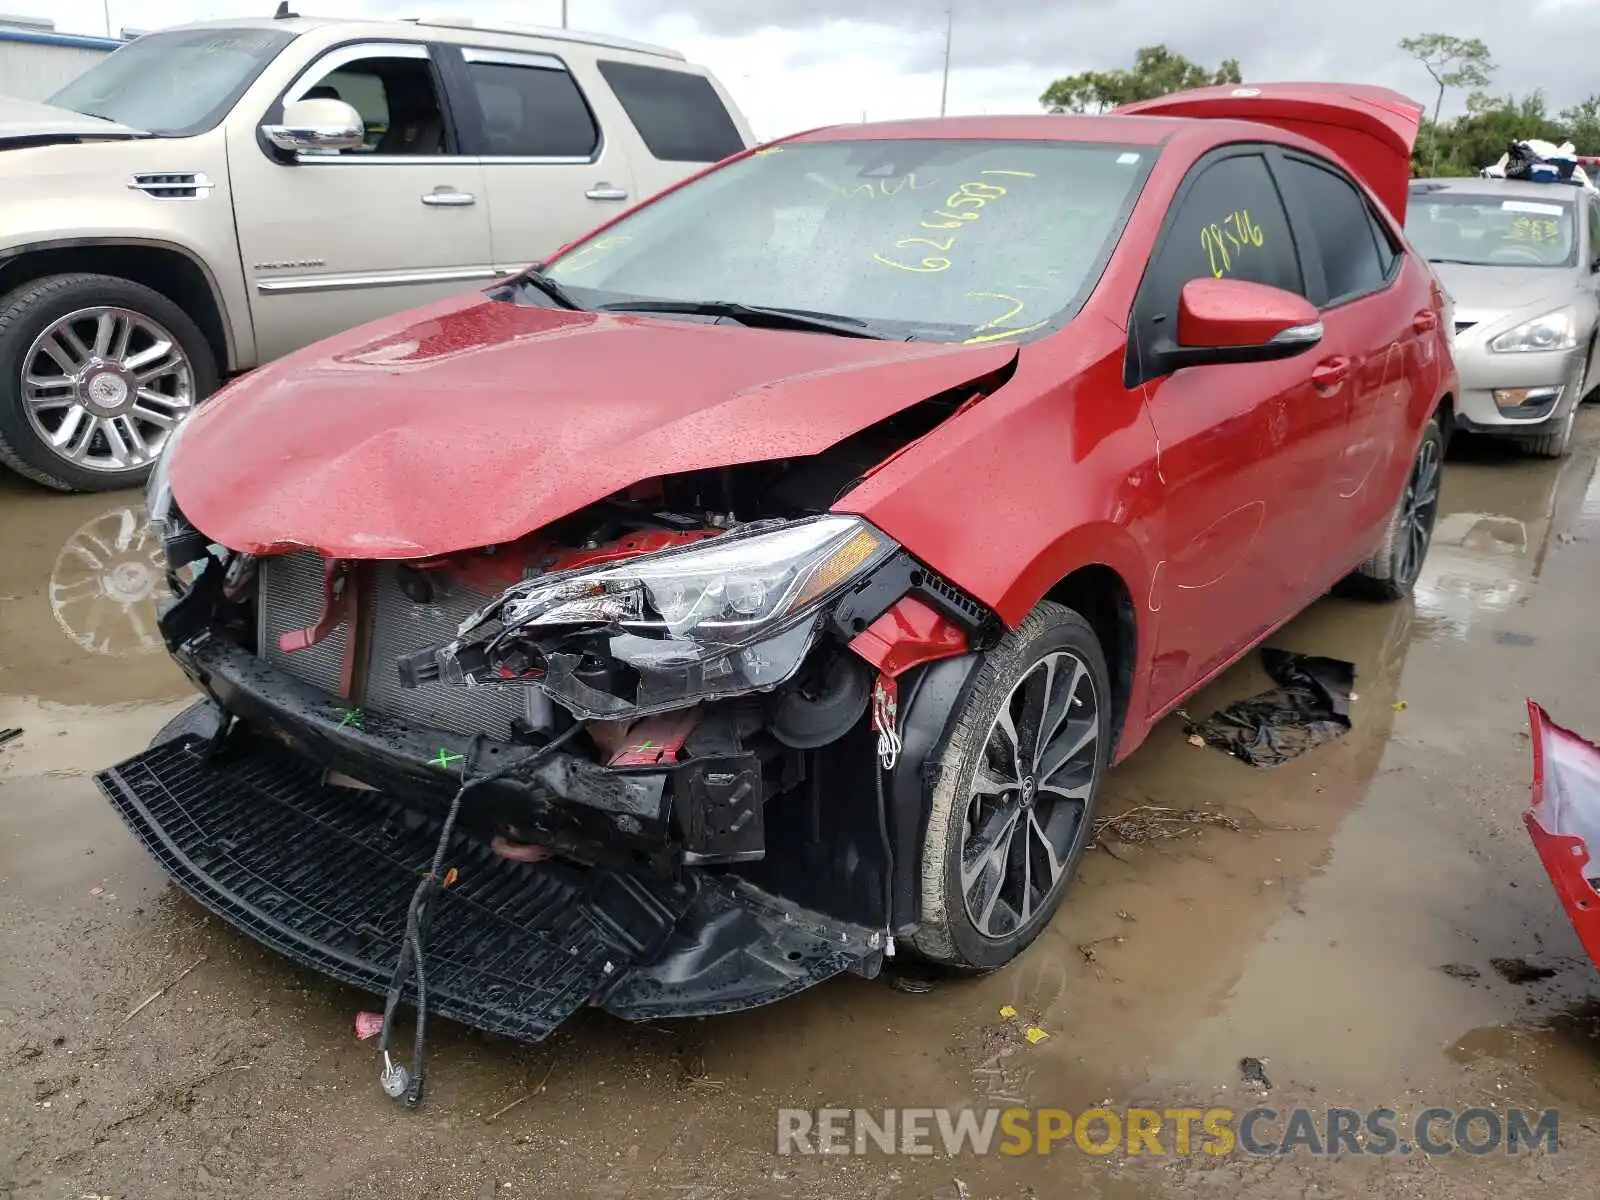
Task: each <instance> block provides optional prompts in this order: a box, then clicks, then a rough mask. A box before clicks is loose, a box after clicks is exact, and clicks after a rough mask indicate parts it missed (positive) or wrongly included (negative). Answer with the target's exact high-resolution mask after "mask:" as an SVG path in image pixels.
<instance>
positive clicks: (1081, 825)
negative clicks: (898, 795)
mask: <svg viewBox="0 0 1600 1200" xmlns="http://www.w3.org/2000/svg"><path fill="white" fill-rule="evenodd" d="M1049 663H1053V664H1055V669H1056V671H1057V672H1058V674H1059V675H1060V676H1061V677H1063V678H1065V672H1064V671H1062V669H1061V668H1062V667H1063V666H1067V665H1071V666H1072V667H1073V670H1074V674H1073V676H1072V677H1071V678H1072V685H1071V686H1073V687H1074V688H1075V690H1073V691H1072V692H1071V693H1070V694H1067V695H1066V698H1065V700H1060V701H1058V703H1059V710H1058V711H1054V712H1052V713H1051V714H1049V715H1050V717H1051V719H1052V722H1054V720H1055V719H1056V718H1060V731H1061V732H1060V733H1058V734H1057V735H1056V740H1055V741H1051V740H1049V739H1047V740H1046V746H1047V749H1049V750H1052V751H1053V752H1054V754H1061V753H1064V750H1063V749H1062V748H1063V747H1067V746H1069V744H1075V743H1076V741H1077V740H1078V739H1079V738H1080V737H1083V736H1087V733H1088V731H1089V729H1090V728H1091V726H1092V730H1093V742H1092V745H1090V746H1085V747H1084V748H1083V749H1082V750H1080V751H1079V753H1078V754H1077V755H1074V756H1070V757H1068V758H1065V759H1063V761H1062V765H1061V767H1060V769H1059V770H1056V771H1054V772H1053V773H1052V774H1051V775H1050V776H1048V777H1047V778H1045V779H1038V778H1036V777H1035V776H1034V775H1033V774H1032V773H1031V772H1032V771H1033V769H1034V768H1035V767H1036V766H1037V763H1030V764H1024V769H1023V770H1019V771H1016V772H1014V773H1015V775H1016V777H1017V786H1015V787H1014V788H1012V789H1011V791H1010V792H1009V793H1008V795H1009V796H1010V800H1008V799H1007V798H1006V796H1001V795H998V794H996V795H985V796H978V795H976V794H975V792H976V790H977V786H976V785H977V783H978V780H979V768H980V766H981V767H983V768H984V772H985V775H984V778H985V779H989V780H991V788H992V787H993V777H994V776H995V775H997V774H999V773H1002V772H1003V771H1004V770H1005V769H1006V767H1005V763H1004V762H1003V761H1002V760H1003V758H1004V754H1003V750H1002V752H1001V754H1000V755H999V756H997V755H996V751H995V750H992V749H991V748H990V742H991V738H992V737H994V738H999V739H1000V740H999V741H997V742H996V748H997V749H1000V748H1002V747H1003V746H1004V745H1005V744H1006V739H1005V738H1004V736H1003V734H1001V733H999V732H998V731H999V729H1000V727H999V726H998V725H997V722H998V720H999V717H1000V712H1001V708H1002V706H1006V707H1007V710H1008V711H1009V712H1011V713H1013V714H1014V715H1013V719H1012V723H1013V726H1014V727H1016V728H1017V729H1018V730H1019V732H1022V733H1023V734H1024V735H1025V736H1024V737H1023V738H1022V739H1020V740H1022V741H1028V740H1032V741H1034V742H1035V743H1037V740H1038V730H1037V728H1035V730H1034V732H1033V733H1032V734H1028V733H1027V729H1028V726H1029V721H1030V716H1035V717H1036V716H1037V715H1038V709H1039V704H1038V695H1039V694H1041V693H1042V692H1043V691H1044V689H1045V687H1046V686H1048V681H1047V680H1044V679H1043V678H1042V676H1043V673H1044V671H1045V668H1046V665H1047V664H1049ZM1079 665H1081V667H1082V669H1083V674H1082V676H1078V675H1077V673H1076V668H1077V666H1079ZM1057 686H1060V685H1059V684H1058V685H1057ZM1086 688H1087V691H1086V690H1085V689H1086ZM1084 697H1087V698H1088V700H1089V702H1091V703H1092V704H1093V712H1092V714H1091V716H1087V717H1082V718H1080V721H1081V724H1078V723H1075V722H1073V721H1071V720H1068V719H1066V716H1067V714H1069V713H1070V711H1071V709H1072V708H1073V707H1075V706H1077V707H1081V701H1082V699H1083V698H1084ZM1075 702H1077V703H1076V704H1075ZM1111 728H1112V696H1111V685H1110V678H1109V675H1108V673H1107V670H1106V661H1105V655H1104V653H1103V652H1102V650H1101V648H1100V643H1099V640H1098V639H1097V638H1096V637H1095V634H1094V630H1093V629H1092V628H1090V626H1089V623H1088V622H1087V621H1085V620H1084V619H1083V618H1082V617H1081V616H1079V615H1078V614H1077V613H1076V612H1073V611H1072V610H1071V609H1068V608H1063V607H1062V606H1061V605H1059V604H1052V603H1049V602H1045V603H1042V604H1040V605H1039V606H1038V607H1037V608H1035V609H1034V610H1033V612H1031V613H1029V614H1028V617H1027V619H1026V620H1025V621H1023V623H1022V626H1021V627H1020V628H1019V629H1017V630H1015V631H1013V632H1011V633H1008V634H1007V635H1006V636H1005V637H1004V638H1002V639H1001V641H1000V643H999V644H998V645H997V646H996V647H995V648H994V649H993V650H991V651H989V652H988V653H987V654H986V655H985V656H984V661H983V662H982V663H981V664H980V665H979V667H978V669H977V670H976V671H975V672H974V674H973V678H972V681H971V683H970V684H969V686H968V689H967V695H966V699H965V700H964V701H963V705H962V708H961V710H960V712H959V714H958V715H957V718H956V722H955V726H954V729H953V732H952V733H951V736H950V739H949V742H948V743H947V745H946V746H945V749H944V753H943V755H942V756H941V758H940V760H939V770H938V774H937V776H936V778H937V779H938V782H937V784H936V785H935V787H934V791H933V798H932V802H931V805H930V809H929V814H928V828H927V833H926V834H925V836H924V839H923V847H922V856H921V862H920V864H919V874H920V881H921V894H922V920H921V923H920V925H919V926H918V929H917V931H916V933H915V934H914V935H913V937H912V945H913V947H914V948H915V949H916V950H917V952H918V953H920V954H921V955H922V956H923V957H925V958H928V959H931V960H932V961H934V962H938V963H942V964H945V965H946V966H950V967H955V968H958V969H964V970H968V971H989V970H993V969H995V968H997V967H1001V966H1004V965H1005V964H1006V963H1008V962H1010V961H1011V960H1012V959H1013V958H1015V957H1016V956H1017V955H1018V954H1020V953H1021V952H1022V951H1023V950H1024V949H1025V948H1026V947H1027V946H1028V944H1029V943H1030V942H1032V941H1033V939H1034V938H1036V937H1037V936H1038V935H1039V933H1040V931H1041V930H1042V929H1044V927H1045V926H1046V925H1047V924H1049V922H1050V918H1051V917H1052V916H1053V915H1054V914H1055V911H1056V909H1057V908H1058V907H1060V904H1061V899H1062V896H1063V895H1064V894H1065V892H1066V888H1067V885H1068V884H1069V883H1070V881H1071V879H1072V876H1073V874H1074V873H1075V872H1076V870H1077V866H1078V861H1079V859H1081V858H1082V856H1083V851H1084V848H1085V847H1086V846H1087V845H1088V843H1089V840H1090V837H1091V834H1092V831H1093V827H1094V814H1095V806H1096V802H1097V800H1098V797H1099V790H1100V783H1101V780H1102V778H1103V777H1104V775H1105V770H1106V766H1107V764H1108V762H1109V760H1110V755H1111V750H1112V747H1111ZM1011 744H1015V743H1011ZM1025 753H1026V752H1025ZM1052 756H1053V755H1052ZM1030 757H1031V756H1030ZM1045 766H1046V769H1047V770H1048V769H1049V766H1050V764H1049V763H1048V762H1046V764H1045ZM1069 768H1070V770H1069ZM1068 780H1070V781H1071V783H1072V785H1073V787H1072V790H1074V791H1082V792H1083V796H1082V798H1081V799H1079V800H1067V799H1064V798H1063V797H1061V796H1060V795H1058V794H1057V792H1056V790H1055V789H1053V788H1051V787H1048V786H1043V787H1041V786H1039V784H1040V783H1044V784H1049V783H1051V782H1054V783H1055V784H1056V785H1057V786H1058V787H1059V786H1064V785H1065V783H1066V782H1067V781H1068ZM1013 801H1014V802H1015V804H1016V807H1017V816H1016V817H1014V818H1012V823H1013V828H1014V829H1017V830H1019V831H1021V832H1022V833H1023V834H1024V840H1023V842H1022V848H1021V853H1020V854H1019V853H1018V852H1017V850H1016V848H1015V844H1014V840H1013V839H1007V844H1006V847H1005V849H1004V850H1003V851H1001V852H1000V853H997V854H993V855H990V856H989V862H990V863H991V864H995V863H1001V862H1002V861H1003V863H1004V864H1005V866H1006V869H1007V870H1013V871H1016V872H1017V873H1018V874H1017V877H1016V878H1015V879H1010V877H1009V876H1008V875H1006V874H1005V873H1001V876H1000V883H999V884H998V885H997V886H996V887H995V888H994V889H993V890H992V891H991V889H989V888H987V887H979V886H978V885H980V884H984V883H985V882H986V881H989V880H992V878H993V876H992V874H991V873H990V871H989V869H988V868H983V869H980V870H977V871H975V872H973V873H972V874H973V877H974V878H973V882H974V891H975V892H976V893H977V895H975V896H974V897H973V900H974V903H977V904H979V905H981V906H983V907H984V908H985V909H986V911H987V913H988V915H987V916H985V915H984V913H980V914H979V916H980V918H981V919H982V920H984V921H985V923H986V925H987V928H986V929H980V927H979V924H978V923H977V922H975V920H974V917H973V913H972V911H971V909H970V908H969V903H968V899H969V897H968V890H967V889H966V888H965V887H964V886H963V869H962V866H963V852H964V850H966V849H967V848H968V843H969V840H971V841H974V842H975V841H976V838H975V836H974V830H973V828H972V825H973V818H974V817H976V819H977V823H978V824H979V825H980V826H981V827H983V828H985V829H998V828H1000V827H1002V826H1003V825H1004V823H1005V819H1006V818H1005V816H1004V808H1003V806H1004V805H1006V804H1008V803H1011V802H1013ZM1039 812H1044V813H1045V814H1046V815H1045V817H1044V818H1043V823H1042V824H1041V823H1039V822H1038V821H1037V820H1036V817H1037V813H1039ZM1024 814H1025V815H1024ZM1024 821H1026V823H1025V824H1024ZM1052 834H1053V835H1054V838H1055V840H1054V842H1053V846H1054V849H1052V850H1050V851H1048V852H1047V851H1046V850H1045V849H1044V843H1043V842H1042V841H1040V840H1039V839H1041V838H1044V837H1047V836H1052ZM996 846H997V847H998V841H997V842H996ZM1047 854H1048V857H1046V855H1047ZM1056 864H1059V870H1058V871H1055V872H1053V882H1052V883H1050V884H1049V886H1048V888H1045V887H1043V886H1041V887H1040V888H1038V889H1037V891H1038V894H1037V895H1035V894H1034V893H1035V889H1032V888H1028V887H1027V885H1028V883H1029V881H1030V879H1031V872H1032V871H1033V870H1035V869H1037V870H1040V871H1042V872H1044V871H1049V870H1050V868H1051V867H1052V866H1053V865H1056ZM1024 870H1027V871H1028V872H1030V874H1028V875H1024V874H1021V872H1022V871H1024ZM1008 880H1009V883H1008ZM1013 885H1014V886H1013ZM1024 889H1027V894H1028V901H1027V902H1026V903H1023V902H1022V901H1021V897H1022V895H1023V892H1024ZM994 892H997V893H998V895H999V897H1000V898H999V899H996V900H994V901H993V902H990V903H988V904H987V905H983V900H984V899H985V898H986V897H987V896H988V895H990V894H993V893H994ZM1002 906H1003V908H1002ZM1007 917H1008V918H1009V922H1008V921H1007V919H1006V918H1007Z"/></svg>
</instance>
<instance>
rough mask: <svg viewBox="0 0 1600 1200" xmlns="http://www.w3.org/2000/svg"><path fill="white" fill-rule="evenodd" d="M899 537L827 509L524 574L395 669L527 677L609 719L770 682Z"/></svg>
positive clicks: (460, 676) (405, 675)
mask: <svg viewBox="0 0 1600 1200" xmlns="http://www.w3.org/2000/svg"><path fill="white" fill-rule="evenodd" d="M898 550H899V547H898V546H897V545H896V544H895V543H894V542H893V541H892V540H891V539H890V538H888V537H887V536H886V535H885V534H883V533H881V532H880V531H878V530H877V529H875V528H873V527H872V526H871V525H869V524H867V523H866V522H865V521H862V520H860V519H859V518H856V517H845V516H824V517H815V518H809V519H806V520H802V521H795V522H772V523H767V524H762V525H756V526H752V527H750V528H749V529H747V530H733V531H730V532H728V533H725V534H721V535H718V536H715V537H711V538H708V539H706V540H705V541H704V542H702V543H699V544H695V545H690V546H686V547H683V548H681V549H674V550H665V551H659V552H657V553H654V554H646V555H641V556H640V557H638V558H634V559H629V560H627V561H625V562H621V563H616V564H611V565H607V566H603V567H596V568H593V569H580V570H576V571H571V572H567V573H564V574H559V575H555V576H547V577H544V578H541V579H535V580H530V581H528V582H527V583H523V584H519V585H517V586H516V587H514V588H512V589H510V590H509V591H507V592H506V593H504V594H503V595H502V596H500V597H499V598H498V599H497V600H496V601H495V602H494V603H493V604H491V605H488V606H487V607H485V608H484V609H482V610H480V611H479V612H477V613H476V614H474V615H473V616H472V617H471V618H469V619H468V620H467V621H466V622H465V623H464V624H463V625H462V627H461V636H460V637H459V638H458V639H457V640H455V641H453V642H450V643H448V644H447V645H445V646H440V647H437V648H431V649H429V650H427V651H423V652H422V653H421V654H419V655H413V656H410V657H409V658H407V659H403V660H402V661H401V663H400V674H401V681H402V682H403V683H406V684H408V685H410V686H416V685H417V684H420V683H425V682H430V681H433V680H439V681H442V682H445V683H454V684H465V685H468V686H472V685H478V684H493V683H507V682H517V683H529V684H535V685H537V686H540V687H542V688H544V689H545V691H547V692H549V693H550V695H551V696H552V697H553V698H554V699H556V700H557V701H559V702H560V703H561V704H563V705H565V706H566V707H567V708H568V709H570V710H571V711H572V712H574V713H576V714H577V715H579V716H582V717H604V718H616V717H620V716H624V715H626V716H642V715H644V714H645V713H648V712H657V711H661V710H664V709H668V708H677V707H683V706H685V705H688V704H691V703H695V702H697V701H699V700H709V699H715V698H716V697H718V696H729V695H737V694H740V693H743V692H751V691H760V690H765V689H768V688H773V687H777V686H778V685H779V684H781V683H784V682H785V681H787V680H788V679H789V678H790V677H791V676H792V675H793V674H794V673H795V671H797V670H798V669H799V667H800V663H801V662H802V660H803V659H804V658H805V655H806V652H807V651H808V650H809V649H810V648H811V645H812V642H813V640H814V638H815V636H816V629H817V625H818V622H817V620H816V618H817V615H818V613H819V611H820V610H821V609H822V607H823V606H824V605H825V604H826V603H827V602H828V601H829V600H831V599H833V598H834V597H836V596H838V594H839V593H840V592H841V591H842V590H843V589H845V588H846V587H848V586H849V585H850V584H851V583H852V582H854V581H855V580H857V579H859V578H861V577H862V576H863V575H865V574H867V573H868V572H870V571H872V570H873V569H874V568H875V567H876V566H878V565H879V564H880V563H882V562H883V561H884V560H885V559H886V558H888V557H889V556H890V555H892V554H894V553H895V552H897V551H898Z"/></svg>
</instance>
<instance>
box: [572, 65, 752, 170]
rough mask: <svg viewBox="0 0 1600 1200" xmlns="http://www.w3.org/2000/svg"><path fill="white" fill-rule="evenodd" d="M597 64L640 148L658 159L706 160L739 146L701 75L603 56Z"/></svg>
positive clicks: (719, 101)
mask: <svg viewBox="0 0 1600 1200" xmlns="http://www.w3.org/2000/svg"><path fill="white" fill-rule="evenodd" d="M599 66H600V74H601V75H602V76H604V77H605V81H606V82H607V83H608V84H610V85H611V90H612V91H614V92H615V93H616V94H617V99H618V100H619V101H621V103H622V108H623V111H625V112H626V113H627V114H628V119H629V120H631V121H632V122H633V124H634V128H636V129H637V130H638V131H639V136H640V137H641V138H643V139H644V144H645V148H646V149H647V150H649V151H650V153H651V154H652V155H653V156H654V157H655V158H658V159H660V160H661V161H662V162H693V163H712V162H717V161H719V160H721V159H724V158H727V157H728V156H729V155H730V154H737V153H738V152H739V151H741V150H743V149H744V148H745V144H744V138H743V137H741V136H740V134H739V128H738V126H736V125H735V124H734V123H733V118H732V117H730V116H729V115H728V110H727V108H726V107H725V106H724V105H723V103H722V97H721V96H719V95H717V89H716V88H714V87H712V86H711V81H710V80H709V79H707V78H706V77H705V76H704V75H696V74H694V73H693V72H691V71H668V70H663V69H662V68H659V67H642V66H639V65H638V64H637V63H624V62H608V61H606V60H605V59H601V60H600V63H599Z"/></svg>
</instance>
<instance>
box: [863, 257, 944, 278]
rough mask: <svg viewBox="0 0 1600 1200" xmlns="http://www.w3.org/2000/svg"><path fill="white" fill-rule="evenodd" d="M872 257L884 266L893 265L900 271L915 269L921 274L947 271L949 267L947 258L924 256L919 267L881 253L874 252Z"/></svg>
mask: <svg viewBox="0 0 1600 1200" xmlns="http://www.w3.org/2000/svg"><path fill="white" fill-rule="evenodd" d="M872 259H873V261H874V262H881V263H882V264H883V265H884V266H886V267H894V268H896V269H897V270H901V271H916V272H917V273H918V274H922V275H928V274H932V273H933V272H935V271H948V270H949V269H950V260H949V259H948V258H925V259H923V260H922V265H921V266H919V267H913V266H910V265H908V264H906V263H902V262H895V261H894V259H892V258H885V257H884V256H883V255H881V254H874V255H873V256H872Z"/></svg>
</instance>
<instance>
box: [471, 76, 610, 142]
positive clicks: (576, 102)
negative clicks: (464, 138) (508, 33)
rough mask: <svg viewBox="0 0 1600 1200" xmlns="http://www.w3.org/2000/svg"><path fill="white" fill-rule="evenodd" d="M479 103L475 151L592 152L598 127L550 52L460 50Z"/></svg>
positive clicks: (575, 84)
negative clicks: (524, 52)
mask: <svg viewBox="0 0 1600 1200" xmlns="http://www.w3.org/2000/svg"><path fill="white" fill-rule="evenodd" d="M461 57H462V59H463V60H464V62H465V70H466V78H467V83H468V86H469V88H470V95H471V100H472V102H473V103H475V104H476V105H477V108H478V123H477V124H478V129H477V142H478V144H477V145H476V147H475V151H476V153H478V154H483V155H490V156H495V157H517V158H555V159H579V160H582V161H588V160H589V159H591V158H593V157H594V153H595V150H596V149H597V148H598V147H599V145H600V129H599V126H598V125H596V124H595V119H594V114H593V113H592V112H591V111H590V110H589V103H588V101H587V100H585V99H584V96H583V92H582V90H581V89H580V88H579V87H578V82H577V80H575V79H573V77H572V74H571V72H569V71H568V70H567V67H566V64H565V63H563V62H562V61H561V60H560V59H559V58H556V57H555V56H554V55H549V54H523V53H518V52H515V51H503V50H479V49H466V50H463V51H462V52H461Z"/></svg>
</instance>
